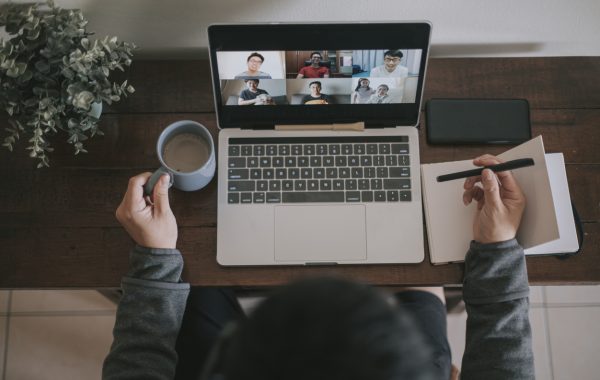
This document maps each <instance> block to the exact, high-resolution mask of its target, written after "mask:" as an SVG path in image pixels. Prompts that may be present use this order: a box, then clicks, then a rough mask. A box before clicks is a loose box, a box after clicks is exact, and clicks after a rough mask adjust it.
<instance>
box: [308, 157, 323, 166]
mask: <svg viewBox="0 0 600 380" xmlns="http://www.w3.org/2000/svg"><path fill="white" fill-rule="evenodd" d="M310 166H321V157H319V156H313V157H311V158H310Z"/></svg>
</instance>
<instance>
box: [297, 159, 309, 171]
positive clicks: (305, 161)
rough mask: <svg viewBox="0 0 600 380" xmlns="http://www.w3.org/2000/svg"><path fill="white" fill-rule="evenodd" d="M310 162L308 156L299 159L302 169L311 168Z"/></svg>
mask: <svg viewBox="0 0 600 380" xmlns="http://www.w3.org/2000/svg"><path fill="white" fill-rule="evenodd" d="M309 163H310V160H309V159H308V157H306V156H302V157H298V166H299V167H301V168H306V167H308V166H309Z"/></svg>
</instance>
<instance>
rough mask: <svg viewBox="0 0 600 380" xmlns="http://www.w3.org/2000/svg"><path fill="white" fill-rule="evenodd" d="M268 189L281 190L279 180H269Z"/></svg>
mask: <svg viewBox="0 0 600 380" xmlns="http://www.w3.org/2000/svg"><path fill="white" fill-rule="evenodd" d="M269 191H281V181H278V180H274V181H269Z"/></svg>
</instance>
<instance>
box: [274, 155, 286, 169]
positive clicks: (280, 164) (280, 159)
mask: <svg viewBox="0 0 600 380" xmlns="http://www.w3.org/2000/svg"><path fill="white" fill-rule="evenodd" d="M283 163H284V161H283V157H273V167H274V168H282V167H283Z"/></svg>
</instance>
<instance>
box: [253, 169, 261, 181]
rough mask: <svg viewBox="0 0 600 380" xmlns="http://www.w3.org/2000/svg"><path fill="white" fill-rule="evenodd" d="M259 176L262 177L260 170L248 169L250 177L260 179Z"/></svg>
mask: <svg viewBox="0 0 600 380" xmlns="http://www.w3.org/2000/svg"><path fill="white" fill-rule="evenodd" d="M261 177H262V170H260V169H250V178H251V179H260V178H261Z"/></svg>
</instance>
